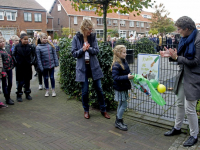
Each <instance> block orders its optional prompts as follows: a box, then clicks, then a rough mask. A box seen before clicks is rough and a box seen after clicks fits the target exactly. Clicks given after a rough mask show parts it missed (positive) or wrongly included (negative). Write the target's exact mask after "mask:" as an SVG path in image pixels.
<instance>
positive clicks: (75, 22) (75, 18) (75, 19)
mask: <svg viewBox="0 0 200 150" xmlns="http://www.w3.org/2000/svg"><path fill="white" fill-rule="evenodd" d="M74 24H77V16H74Z"/></svg>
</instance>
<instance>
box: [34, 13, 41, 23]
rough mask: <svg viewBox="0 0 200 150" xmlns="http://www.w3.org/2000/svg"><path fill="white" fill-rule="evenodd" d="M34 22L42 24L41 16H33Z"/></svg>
mask: <svg viewBox="0 0 200 150" xmlns="http://www.w3.org/2000/svg"><path fill="white" fill-rule="evenodd" d="M35 22H42V14H35Z"/></svg>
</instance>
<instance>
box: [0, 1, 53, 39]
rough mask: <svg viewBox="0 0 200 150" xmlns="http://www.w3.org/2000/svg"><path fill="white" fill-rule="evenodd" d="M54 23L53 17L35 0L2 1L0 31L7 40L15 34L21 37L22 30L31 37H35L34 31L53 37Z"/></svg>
mask: <svg viewBox="0 0 200 150" xmlns="http://www.w3.org/2000/svg"><path fill="white" fill-rule="evenodd" d="M52 22H53V17H51V15H50V14H49V15H48V14H47V11H46V9H45V8H43V7H42V6H41V5H40V4H38V3H37V2H36V1H35V0H17V1H14V0H1V3H0V31H1V32H2V34H3V36H4V38H6V40H9V38H10V36H12V35H15V34H17V35H18V36H19V33H20V31H22V30H24V31H26V32H27V34H28V35H29V37H32V36H33V32H34V31H41V32H45V33H49V34H50V35H53V33H52V32H53V23H52Z"/></svg>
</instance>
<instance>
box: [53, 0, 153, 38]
mask: <svg viewBox="0 0 200 150" xmlns="http://www.w3.org/2000/svg"><path fill="white" fill-rule="evenodd" d="M49 13H50V14H51V16H53V17H54V21H53V27H54V30H57V31H58V33H59V35H61V29H62V28H63V27H68V28H73V29H75V31H76V32H77V31H79V28H80V23H81V21H82V20H83V19H85V18H88V19H91V20H92V22H94V23H95V25H94V29H95V32H96V34H97V37H100V38H102V37H103V17H102V16H98V15H96V14H95V10H89V9H85V10H82V11H75V10H74V9H73V8H72V6H71V2H70V1H69V0H67V1H65V0H55V1H54V3H53V5H52V7H51V9H50V11H49ZM151 14H152V13H150V12H145V11H142V12H141V14H140V15H139V16H136V17H135V16H133V13H130V14H125V15H123V14H120V13H108V14H107V28H108V29H114V28H117V29H119V30H118V31H119V32H120V37H128V36H130V34H133V35H134V36H135V35H136V34H144V35H147V34H148V31H149V23H151V21H150V20H149V19H150V18H151Z"/></svg>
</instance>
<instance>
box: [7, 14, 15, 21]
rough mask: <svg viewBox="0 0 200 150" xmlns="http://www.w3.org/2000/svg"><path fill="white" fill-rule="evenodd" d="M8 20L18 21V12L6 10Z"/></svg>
mask: <svg viewBox="0 0 200 150" xmlns="http://www.w3.org/2000/svg"><path fill="white" fill-rule="evenodd" d="M6 17H7V20H9V21H16V12H6Z"/></svg>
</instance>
